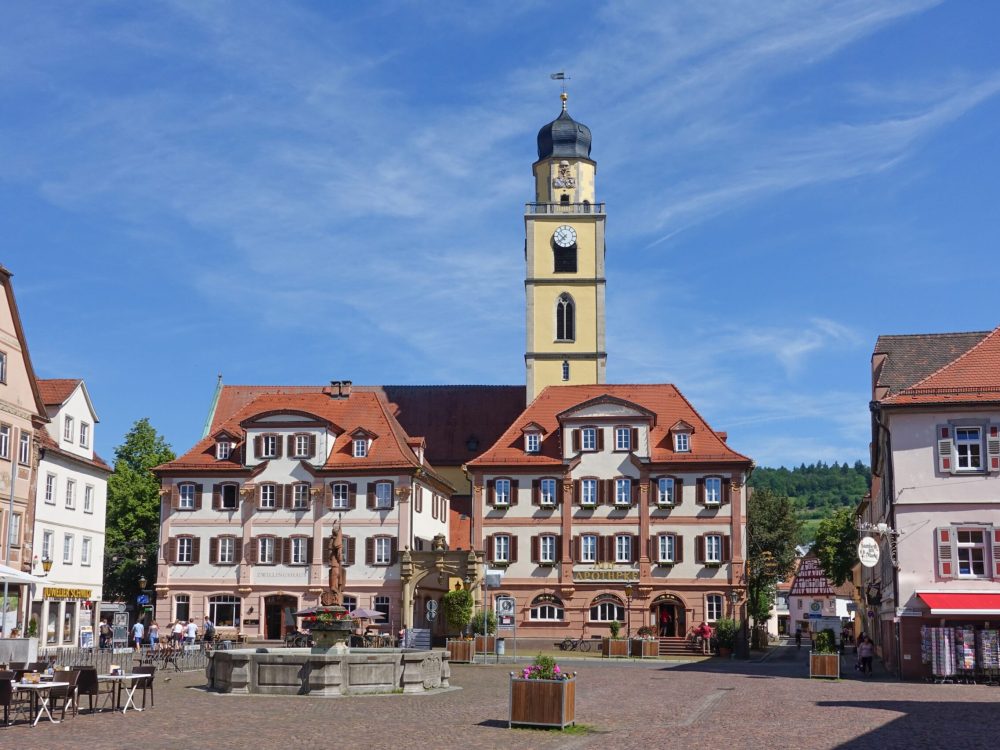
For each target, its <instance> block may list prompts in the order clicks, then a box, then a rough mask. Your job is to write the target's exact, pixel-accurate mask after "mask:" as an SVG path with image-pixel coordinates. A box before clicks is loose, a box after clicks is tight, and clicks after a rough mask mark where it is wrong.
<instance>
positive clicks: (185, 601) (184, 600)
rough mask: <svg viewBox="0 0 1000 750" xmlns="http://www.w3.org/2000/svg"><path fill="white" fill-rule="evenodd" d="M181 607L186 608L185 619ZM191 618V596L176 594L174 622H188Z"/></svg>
mask: <svg viewBox="0 0 1000 750" xmlns="http://www.w3.org/2000/svg"><path fill="white" fill-rule="evenodd" d="M181 606H183V607H184V617H181V609H180V608H181ZM190 616H191V595H190V594H176V595H175V596H174V620H186V619H187V618H189V617H190Z"/></svg>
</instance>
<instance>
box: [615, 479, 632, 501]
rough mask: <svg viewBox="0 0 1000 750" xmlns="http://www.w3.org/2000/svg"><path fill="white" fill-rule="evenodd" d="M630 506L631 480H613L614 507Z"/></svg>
mask: <svg viewBox="0 0 1000 750" xmlns="http://www.w3.org/2000/svg"><path fill="white" fill-rule="evenodd" d="M631 504H632V480H631V479H628V478H622V479H616V480H615V505H631Z"/></svg>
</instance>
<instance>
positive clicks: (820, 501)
mask: <svg viewBox="0 0 1000 750" xmlns="http://www.w3.org/2000/svg"><path fill="white" fill-rule="evenodd" d="M871 478H872V472H871V469H869V468H868V467H867V466H865V465H864V464H863V463H861V462H860V461H858V462H856V463H855V464H854V466H851V465H849V464H847V463H844V464H838V463H833V464H832V465H827V464H825V463H824V462H822V461H820V462H819V463H816V464H810V465H809V466H806V465H805V464H802V465H801V466H798V467H796V468H794V469H786V468H784V467H781V468H778V469H769V468H767V467H764V466H758V467H757V468H756V469H754V471H753V475H752V476H751V477H750V486H752V487H755V488H764V487H766V488H768V489H771V490H773V491H774V492H776V493H778V494H780V495H787V496H788V497H789V498H791V500H792V503H793V505H794V506H795V510H796V514H797V515H798V517H799V519H801V520H802V521H804V522H805V523H804V524H803V539H802V541H812V538H813V532H814V531H815V529H816V525H817V524H818V523H819V522H820V521H821V520H822V519H823V518H826V517H827V516H828V515H830V514H831V513H832V512H833V511H835V510H836V509H837V508H840V507H843V506H845V505H848V506H852V507H853V506H855V505H857V504H858V501H859V500H860V499H861V498H862V497H864V495H865V493H866V492H868V487H869V486H870V485H871Z"/></svg>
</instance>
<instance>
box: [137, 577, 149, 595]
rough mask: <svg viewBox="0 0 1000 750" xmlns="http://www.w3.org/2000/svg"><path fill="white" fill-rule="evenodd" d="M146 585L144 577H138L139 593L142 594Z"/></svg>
mask: <svg viewBox="0 0 1000 750" xmlns="http://www.w3.org/2000/svg"><path fill="white" fill-rule="evenodd" d="M147 583H148V581H147V580H146V576H139V591H140V592H142V591H143V590H145V588H146V584H147Z"/></svg>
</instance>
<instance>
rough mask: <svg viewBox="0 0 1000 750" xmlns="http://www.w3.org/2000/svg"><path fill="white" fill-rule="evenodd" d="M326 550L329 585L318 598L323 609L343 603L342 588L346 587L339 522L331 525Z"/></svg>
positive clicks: (341, 530)
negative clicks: (328, 559)
mask: <svg viewBox="0 0 1000 750" xmlns="http://www.w3.org/2000/svg"><path fill="white" fill-rule="evenodd" d="M326 549H327V552H329V558H330V583H329V587H328V588H327V590H326V591H324V592H323V594H322V596H321V597H320V603H321V604H322V605H323V606H325V607H331V606H334V605H339V604H341V603H342V602H343V600H344V587H345V586H346V585H347V581H346V578H347V574H346V571H345V570H344V532H343V529H341V528H340V523H339V522H335V523H334V524H333V529H332V530H331V532H330V539H329V541H328V542H327V546H326Z"/></svg>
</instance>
